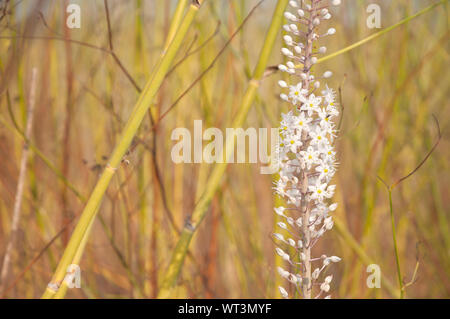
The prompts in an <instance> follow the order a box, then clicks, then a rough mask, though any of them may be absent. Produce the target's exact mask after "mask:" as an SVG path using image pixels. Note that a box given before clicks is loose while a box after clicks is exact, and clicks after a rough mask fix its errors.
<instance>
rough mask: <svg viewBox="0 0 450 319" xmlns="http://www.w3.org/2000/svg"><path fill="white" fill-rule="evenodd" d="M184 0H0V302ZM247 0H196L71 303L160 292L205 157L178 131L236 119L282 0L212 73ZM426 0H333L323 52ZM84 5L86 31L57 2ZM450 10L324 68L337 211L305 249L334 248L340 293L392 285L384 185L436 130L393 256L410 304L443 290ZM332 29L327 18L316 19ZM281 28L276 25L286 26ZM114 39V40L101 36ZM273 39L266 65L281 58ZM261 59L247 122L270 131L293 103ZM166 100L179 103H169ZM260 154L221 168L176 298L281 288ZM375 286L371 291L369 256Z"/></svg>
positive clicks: (40, 248) (27, 288)
mask: <svg viewBox="0 0 450 319" xmlns="http://www.w3.org/2000/svg"><path fill="white" fill-rule="evenodd" d="M176 2H177V1H162V0H136V1H120V0H108V1H107V4H108V10H109V20H110V32H108V22H107V16H106V13H105V12H106V11H105V5H104V1H102V0H95V1H87V0H85V1H82V0H79V1H73V0H72V1H56V0H47V1H31V0H23V1H20V0H10V1H8V0H6V1H5V0H2V1H0V120H1V121H0V159H1V165H0V256H1V259H0V260H3V258H4V255H5V249H6V245H7V243H8V242H9V241H10V238H11V236H12V235H13V233H15V235H14V236H15V245H14V250H13V252H12V253H11V257H10V258H11V266H10V269H9V272H8V276H7V278H6V282H4V283H2V285H3V286H2V287H3V291H0V295H1V296H2V297H3V298H5V297H6V298H37V297H40V296H41V294H42V293H43V291H44V289H45V287H46V285H47V283H48V282H49V280H50V278H51V275H52V273H53V271H54V270H55V267H56V265H57V263H58V260H59V258H60V257H61V255H62V252H63V250H64V247H65V245H66V244H67V241H68V239H69V238H70V234H71V232H72V230H73V226H74V225H75V223H76V220H77V216H79V214H80V212H81V211H82V209H83V207H84V201H85V200H86V198H87V197H88V195H89V193H90V191H91V190H92V187H93V186H94V185H95V182H96V180H97V179H98V177H99V174H100V173H101V171H102V169H103V168H104V167H105V165H106V162H107V158H108V156H109V155H110V153H111V151H112V149H113V147H114V145H115V142H116V140H117V138H118V135H119V133H120V131H121V129H122V128H123V126H124V123H125V122H126V120H127V119H128V116H129V114H130V112H131V110H132V107H133V105H134V104H135V102H136V100H137V98H138V96H139V90H140V89H141V88H142V87H143V86H144V84H145V83H146V81H147V79H148V77H149V76H150V74H151V72H152V70H153V68H154V67H155V64H156V62H157V60H158V57H159V55H160V53H161V51H162V47H163V45H164V40H165V37H166V34H167V31H168V28H169V25H170V19H171V16H172V14H173V11H174V9H175V6H176ZM257 2H258V1H255V0H206V1H205V3H204V5H203V6H202V8H201V10H200V12H199V14H198V16H197V17H196V20H195V22H194V25H193V26H192V28H191V29H190V31H189V33H188V37H186V39H185V42H184V44H183V46H182V48H181V50H180V52H179V54H178V56H177V58H176V59H175V61H176V62H175V66H174V68H173V70H172V71H171V72H170V73H169V75H168V76H167V78H166V79H165V81H164V83H163V86H162V87H161V89H160V90H159V92H158V95H157V98H156V100H155V110H156V111H155V114H153V118H154V119H155V118H159V115H161V114H164V113H165V112H166V111H167V110H169V109H170V111H169V112H168V113H167V115H166V116H165V117H164V118H163V119H161V120H160V121H159V122H158V125H157V126H156V129H151V127H152V123H151V117H150V116H148V117H146V118H145V120H144V122H143V124H142V126H141V129H140V132H139V138H138V139H135V141H134V143H133V145H132V147H131V148H130V150H129V152H128V154H127V156H126V158H125V160H124V161H123V164H122V166H121V167H120V169H119V170H118V171H117V174H116V176H115V177H114V179H113V180H112V182H111V184H110V187H109V188H108V191H107V195H106V197H105V199H104V201H103V204H102V207H101V209H100V213H99V216H98V218H97V219H96V222H95V224H94V226H93V227H94V228H93V232H92V234H91V236H90V239H89V242H88V244H87V247H86V251H85V254H84V256H83V258H82V261H81V264H80V267H81V281H82V288H81V289H69V292H68V297H70V298H142V297H145V298H153V297H155V296H156V294H157V293H158V289H159V287H160V285H161V280H162V276H163V274H164V271H165V270H166V268H167V265H168V263H169V260H170V256H171V252H172V251H173V249H174V245H175V244H176V241H177V239H178V234H177V232H176V230H175V229H180V228H181V227H182V226H183V224H184V221H185V220H186V218H187V217H188V216H189V214H190V213H191V212H192V209H193V207H194V204H195V202H196V199H197V198H198V197H199V195H200V194H201V193H202V191H203V190H204V185H205V182H206V181H207V179H208V176H209V173H210V171H211V168H212V167H213V165H212V164H174V163H173V162H172V160H171V157H170V152H171V149H172V147H173V145H174V144H175V142H174V141H172V140H171V138H170V136H171V132H172V130H173V129H174V128H176V127H186V128H188V129H190V130H192V128H193V121H194V120H198V119H201V120H203V127H204V128H206V127H218V128H221V129H225V128H226V127H230V123H231V120H232V118H233V116H234V114H235V113H236V111H237V108H239V105H240V103H241V101H242V97H243V93H244V91H245V89H246V87H247V85H248V81H249V79H250V77H251V72H252V70H253V68H254V65H255V61H256V60H257V57H258V54H259V52H260V49H261V47H262V45H263V43H264V38H265V34H266V32H267V29H268V26H269V23H270V20H271V17H272V14H273V10H274V8H275V5H276V1H275V0H265V1H264V2H263V3H262V4H261V5H260V6H259V7H258V8H257V9H256V10H255V11H254V13H253V14H251V16H250V17H249V18H248V20H247V21H246V22H245V24H244V25H243V27H242V29H241V30H240V31H239V32H238V33H237V34H236V36H235V37H234V38H233V40H232V42H231V43H230V44H229V45H228V46H227V47H226V49H225V51H223V53H222V54H221V55H220V56H219V57H218V59H217V61H216V62H215V63H214V64H213V65H212V68H211V69H210V70H209V72H208V73H206V74H205V75H204V76H203V77H202V78H201V79H200V80H199V81H197V82H196V83H195V85H194V86H193V87H192V89H189V90H188V91H187V93H186V94H184V95H182V97H181V99H179V97H180V95H181V94H182V93H183V92H184V91H185V90H186V89H187V88H188V87H189V86H190V85H191V84H192V83H193V82H194V80H195V79H196V78H197V77H198V76H199V75H200V74H201V72H202V71H203V70H205V69H206V68H208V67H209V66H210V65H211V63H212V61H213V59H214V58H215V57H216V56H217V55H218V54H219V52H220V50H221V49H222V48H223V47H224V45H225V44H226V42H227V41H228V39H229V38H230V36H231V35H232V34H233V32H235V31H236V30H237V29H238V27H239V26H240V25H241V23H242V22H243V21H244V19H245V18H246V17H247V15H248V14H249V12H250V11H251V9H252V8H253V7H254V6H255V5H256V4H257ZM435 2H437V0H436V1H428V0H427V1H412V0H399V1H387V0H384V1H382V0H379V1H365V0H364V1H359V0H355V1H343V4H342V5H341V6H340V7H338V8H333V13H334V14H333V18H332V19H331V20H329V26H330V27H334V28H336V30H337V34H336V35H335V36H333V37H329V38H328V39H327V40H326V41H327V42H326V44H325V43H324V44H325V45H326V46H327V47H328V53H332V52H335V51H338V50H339V49H341V48H344V47H346V46H348V45H351V44H352V43H355V42H357V41H358V40H361V39H364V38H366V37H367V36H369V35H371V34H374V33H376V32H378V31H380V30H382V29H383V28H386V27H389V26H391V25H393V24H395V23H397V22H398V21H400V20H402V19H403V18H405V17H408V16H411V15H412V14H414V13H416V12H418V11H420V10H421V9H423V8H425V7H427V6H430V5H431V4H433V3H435ZM70 3H77V4H79V5H80V8H81V28H79V29H77V28H74V29H69V28H67V27H66V18H67V16H68V13H66V8H67V5H69V4H70ZM370 3H378V4H379V5H380V7H381V24H382V25H381V26H382V29H369V28H368V27H367V25H366V19H367V17H368V16H369V14H368V13H367V12H366V8H367V6H368V5H369V4H370ZM449 9H450V7H449V5H448V2H446V1H444V3H443V4H442V5H439V6H437V7H435V8H434V9H432V10H431V11H429V12H427V13H425V14H423V15H421V16H419V17H417V18H415V19H414V20H412V21H410V22H409V23H408V24H405V25H402V26H400V27H399V28H396V29H394V30H392V31H390V32H388V33H386V34H385V35H383V36H381V37H379V38H377V39H375V40H373V41H371V42H368V43H366V44H364V45H363V46H360V47H358V48H356V49H354V50H351V51H349V52H347V53H344V54H341V55H338V56H337V57H334V58H332V59H329V60H327V61H325V62H323V63H320V64H318V65H317V67H316V72H317V74H321V73H322V72H324V71H326V70H332V71H333V73H334V76H333V77H332V78H331V79H330V80H329V82H328V85H329V86H330V87H333V88H335V89H336V90H337V91H338V92H339V98H340V104H341V106H342V110H341V111H342V114H343V116H342V123H341V134H340V136H339V139H338V140H337V146H336V147H337V151H338V158H339V162H340V166H339V170H338V172H337V174H336V175H335V177H334V183H335V184H337V194H336V196H335V200H336V201H337V202H338V204H339V206H338V209H337V211H336V212H335V218H336V221H337V223H338V224H339V227H337V228H336V227H335V229H334V230H332V231H330V232H327V234H326V235H325V236H324V237H323V239H321V241H320V242H319V244H318V245H317V246H316V247H315V255H317V256H320V255H321V254H327V255H337V256H340V257H342V261H341V262H340V263H338V264H336V265H335V266H334V267H333V268H332V269H330V271H331V273H332V274H333V275H334V278H335V279H334V280H333V285H332V288H331V294H332V296H333V298H392V297H396V293H397V292H398V283H397V270H396V263H395V255H394V247H393V241H392V230H391V219H390V213H389V201H388V192H387V190H386V188H385V186H384V185H383V183H382V182H380V180H379V179H377V176H379V177H381V178H382V179H383V180H384V181H386V183H388V184H391V183H393V182H395V181H396V180H398V179H399V178H401V177H403V176H405V175H407V174H408V173H410V172H411V171H412V170H414V168H416V167H417V166H418V165H419V163H420V162H421V161H422V160H423V159H424V158H425V156H426V155H427V153H428V152H429V151H430V149H431V148H432V147H433V145H434V144H435V142H436V140H437V139H438V130H437V128H436V122H435V121H434V119H433V115H434V116H435V117H436V118H437V119H438V121H439V124H440V130H441V133H442V139H441V141H440V144H439V145H438V147H437V148H436V149H435V150H434V152H433V153H432V155H431V156H430V157H429V158H428V160H427V161H426V162H425V163H424V164H423V165H422V166H421V167H420V169H418V170H417V171H416V172H415V173H414V174H413V175H412V176H410V177H409V178H408V179H406V180H405V181H403V182H402V183H401V184H399V185H398V186H397V187H395V188H394V189H393V191H392V201H393V212H394V215H395V222H396V227H397V229H396V230H397V241H398V249H399V258H400V265H401V270H402V275H403V281H404V283H409V282H411V285H409V286H408V287H407V288H406V296H407V297H409V298H448V297H449V296H450V276H449V275H450V229H449V228H450V225H449V219H450V215H449V210H450V198H449V185H448V181H449V177H450V169H449V168H450V167H449V158H450V153H449V149H450V148H449V134H450V133H449V129H450V127H449V125H450V120H449V118H450V109H449V102H448V101H449V88H450V75H449V72H448V65H449V41H448V40H449V37H448V36H449V21H450V18H449ZM327 25H328V23H327ZM280 35H281V31H280ZM110 41H111V42H112V44H113V46H112V50H111V46H110ZM281 44H282V43H281V36H280V37H279V40H278V43H277V45H276V47H275V49H274V51H273V52H272V55H271V60H270V61H271V65H277V64H279V63H281V62H282V61H283V58H282V56H281V54H280V53H279V49H280V47H281ZM33 68H36V69H37V77H36V83H35V85H36V96H35V100H36V103H35V111H34V125H33V129H32V131H31V134H30V140H31V141H32V146H31V147H30V148H29V149H30V153H29V154H30V155H29V160H28V165H27V169H26V175H25V179H24V181H25V182H24V186H23V203H22V207H21V217H20V222H19V227H18V229H17V230H15V232H13V231H12V218H13V217H12V215H13V207H14V203H15V196H16V188H17V183H18V177H19V171H20V162H21V156H22V153H23V143H24V139H23V137H22V135H21V134H20V132H22V131H23V130H24V128H25V123H26V118H27V104H28V101H29V98H30V86H31V82H32V81H31V74H32V69H33ZM282 77H283V75H281V74H280V73H278V72H273V70H272V69H271V68H269V69H268V71H267V75H266V76H265V77H264V79H263V81H262V83H261V87H260V89H259V92H258V96H257V98H256V101H255V103H253V106H252V109H251V111H250V113H249V114H248V117H247V120H246V125H247V126H248V127H256V128H270V127H277V126H278V124H277V123H278V121H279V120H280V116H281V112H285V111H286V110H287V107H288V105H287V104H286V103H282V102H281V101H280V99H279V97H278V96H279V93H280V89H279V87H278V86H277V84H276V83H277V81H278V80H280V79H281V78H282ZM174 103H176V104H174ZM259 170H260V164H230V165H229V166H228V168H227V171H226V174H225V176H224V178H223V181H222V183H221V186H220V189H219V191H218V192H217V194H216V195H215V197H214V199H213V201H212V203H211V205H210V207H209V210H208V214H207V217H206V218H205V220H204V221H203V222H202V224H201V226H200V228H199V230H198V232H197V233H196V235H195V236H194V240H193V242H192V243H191V246H190V253H189V255H188V256H187V258H186V261H185V263H184V266H183V268H182V272H181V276H180V278H179V281H178V287H177V297H180V298H279V297H280V296H279V293H278V289H277V287H278V285H280V284H283V285H284V286H285V287H286V286H288V285H287V283H286V282H283V281H282V280H281V279H280V278H279V276H278V274H277V272H276V265H277V264H278V263H280V261H279V260H278V259H277V258H276V257H275V245H274V243H273V241H272V239H271V234H272V232H273V226H274V223H275V222H276V220H275V216H274V215H275V214H274V213H273V206H274V205H275V202H276V201H279V199H276V198H274V196H273V194H272V189H271V187H272V179H273V178H274V177H273V176H270V175H261V174H260V172H259ZM372 263H373V264H377V265H379V267H380V270H381V274H382V276H383V277H382V288H380V289H370V288H368V287H367V284H366V279H367V277H368V275H370V273H368V272H367V271H366V267H367V265H368V264H372Z"/></svg>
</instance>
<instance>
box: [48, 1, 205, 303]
mask: <svg viewBox="0 0 450 319" xmlns="http://www.w3.org/2000/svg"><path fill="white" fill-rule="evenodd" d="M202 2H203V1H202V0H197V1H194V2H192V4H191V5H190V7H189V10H188V12H187V13H186V15H185V17H184V19H183V21H182V23H181V25H180V27H179V28H178V32H177V33H176V35H175V37H174V39H173V40H172V42H171V44H170V45H169V47H168V49H167V51H166V54H165V55H164V57H163V58H162V60H161V63H160V65H159V67H158V68H157V70H156V72H155V74H154V76H153V77H152V78H151V79H150V80H149V81H148V82H147V84H146V86H145V88H144V90H143V91H142V93H141V95H140V97H139V99H138V101H137V103H136V105H135V107H134V109H133V111H132V113H131V116H130V118H129V120H128V122H127V124H126V125H125V128H124V129H123V132H122V134H121V137H120V139H119V141H118V143H117V145H116V147H115V149H114V151H113V153H112V155H111V157H110V158H109V162H108V165H107V166H106V168H105V169H104V171H103V173H102V175H101V177H100V179H99V180H98V182H97V185H96V186H95V188H94V190H93V192H92V193H91V196H90V197H89V199H88V201H87V203H86V206H85V208H84V210H83V212H82V214H81V217H80V219H79V221H78V224H77V226H76V227H75V230H74V232H73V234H72V236H71V238H70V240H69V243H68V245H67V247H66V249H65V251H64V254H63V256H62V258H61V260H60V262H59V264H58V267H57V269H56V271H55V273H54V275H53V278H52V280H51V282H50V284H49V286H48V287H47V289H46V291H45V293H44V294H43V296H42V298H51V297H52V296H53V295H54V294H55V293H56V291H57V290H58V288H59V286H60V284H61V282H62V280H63V279H64V277H65V273H66V269H67V267H68V266H69V265H70V264H71V262H72V260H73V258H74V257H75V255H76V254H77V250H78V247H79V245H80V243H81V242H82V241H83V237H84V236H85V234H86V233H89V232H88V230H89V228H90V227H89V225H90V224H91V221H92V219H94V218H95V216H96V213H97V211H98V207H99V205H100V204H101V201H102V199H103V196H104V194H105V192H106V189H107V188H108V185H109V183H110V181H111V179H112V177H113V176H114V173H115V171H116V170H117V168H118V167H119V165H120V163H121V161H122V158H123V156H124V155H125V153H126V152H127V150H128V148H129V146H130V145H131V142H132V140H133V138H134V137H135V135H136V133H137V131H138V129H139V126H140V124H141V122H142V120H143V119H144V116H145V115H146V113H147V110H148V109H149V107H150V105H151V104H152V101H153V98H154V97H155V95H156V93H157V91H158V89H159V87H160V86H161V84H162V82H163V80H164V77H165V75H166V73H167V71H168V70H169V68H170V66H171V65H172V62H173V60H174V58H175V55H176V54H177V52H178V50H179V48H180V47H181V44H182V42H183V40H184V38H185V36H186V34H187V31H188V30H189V28H190V26H191V24H192V22H193V20H194V18H195V16H196V15H197V12H198V9H199V7H200V5H201V3H202Z"/></svg>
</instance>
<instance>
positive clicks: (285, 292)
mask: <svg viewBox="0 0 450 319" xmlns="http://www.w3.org/2000/svg"><path fill="white" fill-rule="evenodd" d="M278 290H280V294H281V296H282V297H283V298H285V299H287V298H289V295H288V293H287V291H286V290H285V289H284V288H283V287H281V286H280V287H278Z"/></svg>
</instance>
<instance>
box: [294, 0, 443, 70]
mask: <svg viewBox="0 0 450 319" xmlns="http://www.w3.org/2000/svg"><path fill="white" fill-rule="evenodd" d="M446 2H448V0H441V1H439V2H436V3H434V4H432V5H430V6H429V7H426V8H425V9H423V10H420V11H419V12H417V13H415V14H413V15H411V16H409V17H406V18H405V19H403V20H401V21H399V22H398V23H396V24H394V25H391V26H390V27H387V28H386V29H383V30H381V31H378V32H376V33H374V34H372V35H370V36H368V37H366V38H364V39H362V40H360V41H358V42H355V43H353V44H351V45H349V46H347V47H345V48H343V49H341V50H339V51H336V52H334V53H331V54H329V55H327V56H324V57H323V58H320V59H318V60H317V63H321V62H325V61H327V60H330V59H332V58H335V57H337V56H338V55H341V54H344V53H346V52H348V51H350V50H353V49H355V48H357V47H359V46H361V45H363V44H365V43H367V42H369V41H371V40H373V39H376V38H378V37H380V36H382V35H384V34H386V33H388V32H389V31H392V30H393V29H395V28H397V27H399V26H401V25H403V24H405V23H408V22H409V21H411V20H413V19H414V18H417V17H419V16H421V15H422V14H425V13H427V12H429V11H431V10H432V9H434V8H435V7H437V6H440V5H441V4H444V3H446ZM301 67H303V65H302V64H301V63H300V64H298V65H296V68H301Z"/></svg>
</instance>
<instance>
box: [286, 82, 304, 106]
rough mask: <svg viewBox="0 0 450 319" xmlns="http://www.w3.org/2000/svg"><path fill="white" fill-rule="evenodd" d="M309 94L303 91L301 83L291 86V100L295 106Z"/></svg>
mask: <svg viewBox="0 0 450 319" xmlns="http://www.w3.org/2000/svg"><path fill="white" fill-rule="evenodd" d="M307 93H308V91H307V90H304V89H302V83H301V82H299V83H297V84H296V85H291V86H289V98H290V99H291V100H292V103H293V104H297V103H298V102H300V101H301V99H304V96H305V94H307Z"/></svg>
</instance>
